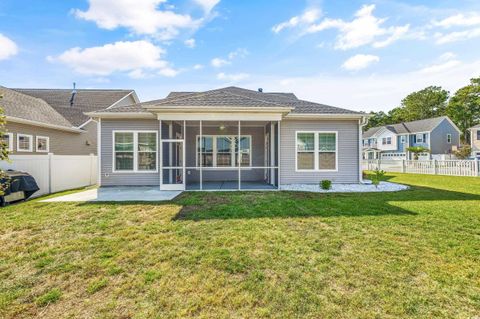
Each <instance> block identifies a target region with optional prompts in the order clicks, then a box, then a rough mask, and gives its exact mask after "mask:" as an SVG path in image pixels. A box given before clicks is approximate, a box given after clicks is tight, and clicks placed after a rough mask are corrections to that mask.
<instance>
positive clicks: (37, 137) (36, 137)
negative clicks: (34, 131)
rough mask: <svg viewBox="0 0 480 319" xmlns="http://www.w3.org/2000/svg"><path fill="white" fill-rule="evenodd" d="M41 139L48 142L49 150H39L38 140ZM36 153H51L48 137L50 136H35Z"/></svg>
mask: <svg viewBox="0 0 480 319" xmlns="http://www.w3.org/2000/svg"><path fill="white" fill-rule="evenodd" d="M40 138H44V139H46V140H47V150H45V151H43V150H39V149H38V139H40ZM35 151H36V152H38V153H48V152H50V137H48V136H35Z"/></svg>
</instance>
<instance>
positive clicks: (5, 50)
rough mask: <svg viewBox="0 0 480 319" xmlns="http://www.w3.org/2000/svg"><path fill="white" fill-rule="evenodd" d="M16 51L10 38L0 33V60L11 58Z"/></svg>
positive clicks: (16, 48) (15, 46)
mask: <svg viewBox="0 0 480 319" xmlns="http://www.w3.org/2000/svg"><path fill="white" fill-rule="evenodd" d="M17 53H18V47H17V45H16V44H15V42H13V41H12V40H11V39H9V38H7V37H6V36H4V35H3V34H1V33H0V61H1V60H6V59H9V58H11V57H12V56H14V55H16V54H17Z"/></svg>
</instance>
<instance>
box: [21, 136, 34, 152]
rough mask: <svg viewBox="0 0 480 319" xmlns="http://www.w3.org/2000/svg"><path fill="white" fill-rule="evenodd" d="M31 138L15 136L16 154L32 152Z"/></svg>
mask: <svg viewBox="0 0 480 319" xmlns="http://www.w3.org/2000/svg"><path fill="white" fill-rule="evenodd" d="M32 145H33V136H32V135H26V134H17V152H32V149H33V147H32Z"/></svg>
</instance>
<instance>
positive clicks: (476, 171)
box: [474, 157, 478, 176]
mask: <svg viewBox="0 0 480 319" xmlns="http://www.w3.org/2000/svg"><path fill="white" fill-rule="evenodd" d="M474 164H475V168H474V171H475V176H478V158H477V157H475V162H474Z"/></svg>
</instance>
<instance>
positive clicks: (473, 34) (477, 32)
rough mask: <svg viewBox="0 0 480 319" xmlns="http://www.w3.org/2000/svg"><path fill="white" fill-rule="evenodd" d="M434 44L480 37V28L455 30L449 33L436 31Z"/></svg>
mask: <svg viewBox="0 0 480 319" xmlns="http://www.w3.org/2000/svg"><path fill="white" fill-rule="evenodd" d="M434 36H435V39H436V41H435V43H436V44H446V43H452V42H458V41H464V40H469V39H473V38H478V37H480V28H475V29H470V30H464V31H455V32H450V33H445V34H443V33H436V34H435V35H434Z"/></svg>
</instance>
